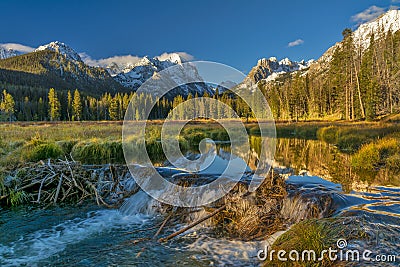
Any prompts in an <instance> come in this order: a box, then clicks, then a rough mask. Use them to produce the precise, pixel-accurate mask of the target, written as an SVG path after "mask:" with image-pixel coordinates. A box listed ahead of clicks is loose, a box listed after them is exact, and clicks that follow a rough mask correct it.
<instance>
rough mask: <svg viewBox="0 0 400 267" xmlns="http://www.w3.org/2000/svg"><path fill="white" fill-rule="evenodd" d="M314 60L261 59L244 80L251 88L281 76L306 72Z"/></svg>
mask: <svg viewBox="0 0 400 267" xmlns="http://www.w3.org/2000/svg"><path fill="white" fill-rule="evenodd" d="M312 62H313V60H309V61H304V60H302V61H300V62H297V61H291V60H290V59H288V58H284V59H282V60H280V61H278V60H277V58H276V57H270V58H268V59H267V58H262V59H259V60H258V62H257V65H256V66H255V67H253V68H252V69H251V71H250V72H249V74H248V75H247V77H246V78H245V80H244V84H246V85H248V86H251V85H255V84H257V83H258V82H259V81H261V80H265V81H273V80H275V79H276V78H278V77H279V76H280V75H282V74H285V73H291V72H295V71H299V70H304V69H306V68H308V67H309V66H310V64H311V63H312Z"/></svg>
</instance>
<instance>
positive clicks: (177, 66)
mask: <svg viewBox="0 0 400 267" xmlns="http://www.w3.org/2000/svg"><path fill="white" fill-rule="evenodd" d="M184 62H185V59H183V58H182V57H181V56H180V55H179V54H178V53H172V54H169V55H168V56H164V57H161V56H160V57H154V58H150V57H147V56H146V57H143V58H142V59H141V60H139V62H137V63H135V64H134V65H133V66H132V67H130V68H125V69H124V70H123V71H122V72H121V73H119V74H117V75H116V76H114V79H115V80H116V81H117V82H119V83H120V84H122V85H123V86H124V87H127V88H130V89H132V90H137V89H138V88H139V87H140V86H141V85H142V84H143V83H144V82H146V81H147V80H148V79H150V78H152V77H155V76H157V74H158V73H160V72H161V71H166V72H168V78H169V79H171V81H173V82H174V84H176V85H181V86H179V90H178V93H179V94H181V95H183V96H187V95H188V94H192V95H194V94H196V93H197V94H198V95H203V94H204V93H205V92H207V93H209V94H212V93H213V91H212V89H211V87H210V86H209V85H207V84H205V83H201V84H185V81H186V80H196V81H203V80H202V78H201V77H200V75H199V73H198V71H197V69H196V67H195V66H191V65H185V68H184V67H183V66H182V64H183V63H184ZM170 67H174V68H172V69H168V68H170ZM164 77H166V76H164ZM188 78H189V79H188Z"/></svg>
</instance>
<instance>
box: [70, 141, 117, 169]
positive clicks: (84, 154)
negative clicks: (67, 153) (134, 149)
mask: <svg viewBox="0 0 400 267" xmlns="http://www.w3.org/2000/svg"><path fill="white" fill-rule="evenodd" d="M71 154H72V157H73V158H74V159H75V160H79V161H81V162H82V163H87V164H105V163H124V162H125V159H124V153H123V149H122V143H121V142H120V141H104V142H99V141H97V140H92V141H89V142H80V143H78V144H76V145H75V146H74V147H73V149H72V152H71Z"/></svg>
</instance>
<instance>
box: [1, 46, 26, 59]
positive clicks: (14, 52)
mask: <svg viewBox="0 0 400 267" xmlns="http://www.w3.org/2000/svg"><path fill="white" fill-rule="evenodd" d="M33 50H34V49H33V48H32V47H29V46H26V45H21V44H15V43H5V44H0V59H6V58H10V57H15V56H19V55H22V54H25V53H29V52H32V51H33Z"/></svg>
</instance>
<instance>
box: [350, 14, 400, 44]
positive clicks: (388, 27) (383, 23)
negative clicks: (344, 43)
mask: <svg viewBox="0 0 400 267" xmlns="http://www.w3.org/2000/svg"><path fill="white" fill-rule="evenodd" d="M398 30H400V10H390V11H388V12H386V13H385V14H383V15H381V16H380V17H378V18H376V19H375V20H373V21H371V22H367V23H364V24H361V25H360V26H359V27H358V29H357V30H355V31H354V32H353V39H354V44H355V45H356V47H361V49H366V48H368V46H369V42H370V37H371V34H372V33H374V34H375V38H376V39H379V38H381V37H384V36H385V35H386V33H388V32H389V31H392V33H393V32H397V31H398Z"/></svg>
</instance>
